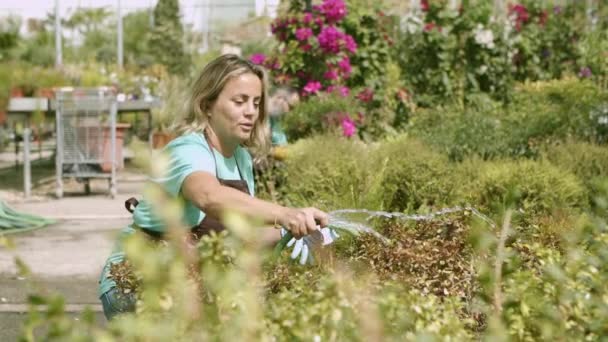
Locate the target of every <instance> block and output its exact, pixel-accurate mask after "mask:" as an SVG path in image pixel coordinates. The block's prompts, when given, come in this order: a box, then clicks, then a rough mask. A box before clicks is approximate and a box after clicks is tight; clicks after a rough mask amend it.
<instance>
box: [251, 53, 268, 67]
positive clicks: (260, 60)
mask: <svg viewBox="0 0 608 342" xmlns="http://www.w3.org/2000/svg"><path fill="white" fill-rule="evenodd" d="M249 60H250V61H251V63H253V64H257V65H262V64H264V61H265V60H266V55H264V54H263V53H254V54H253V55H251V57H249Z"/></svg>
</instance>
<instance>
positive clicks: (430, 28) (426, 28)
mask: <svg viewBox="0 0 608 342" xmlns="http://www.w3.org/2000/svg"><path fill="white" fill-rule="evenodd" d="M435 27H437V31H439V32H441V26H437V24H435V22H430V23H426V24H424V28H423V30H424V32H431V31H433V29H434V28H435Z"/></svg>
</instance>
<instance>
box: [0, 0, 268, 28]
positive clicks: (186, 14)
mask: <svg viewBox="0 0 608 342" xmlns="http://www.w3.org/2000/svg"><path fill="white" fill-rule="evenodd" d="M206 1H207V3H208V2H210V1H213V3H214V4H215V5H214V6H216V7H217V10H216V12H215V13H222V11H223V13H227V12H226V11H230V10H231V9H232V8H238V7H243V6H245V7H251V6H252V4H253V3H256V7H257V8H256V11H260V12H261V10H260V9H261V6H263V5H264V3H265V2H266V3H267V4H268V6H269V7H272V6H273V5H276V4H277V3H278V1H279V0H180V9H181V12H182V20H183V23H184V24H192V25H194V28H195V29H200V28H201V26H202V24H201V23H202V21H203V20H202V18H204V11H205V9H206V6H205V3H206ZM120 2H121V8H122V13H123V14H125V13H128V12H129V11H134V10H138V9H144V8H150V7H152V6H154V5H155V4H156V0H120ZM59 5H60V6H59V7H60V12H61V13H62V16H63V17H67V16H69V13H70V12H71V11H73V10H74V9H76V8H78V7H103V6H109V7H112V8H114V9H116V7H117V5H118V0H59ZM54 6H55V0H0V16H5V15H9V14H16V15H19V16H21V18H23V19H26V18H45V17H46V13H47V12H49V11H53V10H54ZM24 22H25V20H24Z"/></svg>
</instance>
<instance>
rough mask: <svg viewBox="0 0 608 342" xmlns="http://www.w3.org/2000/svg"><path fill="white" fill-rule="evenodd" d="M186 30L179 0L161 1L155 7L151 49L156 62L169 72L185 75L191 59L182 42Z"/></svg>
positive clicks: (150, 42)
mask: <svg viewBox="0 0 608 342" xmlns="http://www.w3.org/2000/svg"><path fill="white" fill-rule="evenodd" d="M183 33H184V29H183V27H182V24H181V20H180V17H179V3H178V1H177V0H160V1H158V3H157V4H156V6H155V7H154V28H153V29H152V32H151V33H150V41H149V48H150V51H151V53H152V55H153V56H154V58H155V62H156V63H159V64H163V65H166V66H167V69H168V71H169V72H171V73H174V74H179V75H184V74H185V73H186V72H187V71H188V68H189V59H190V57H189V56H188V55H187V53H186V51H185V47H184V44H183V41H182V36H183Z"/></svg>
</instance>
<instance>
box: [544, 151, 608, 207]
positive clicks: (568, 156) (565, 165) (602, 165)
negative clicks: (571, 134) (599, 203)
mask: <svg viewBox="0 0 608 342" xmlns="http://www.w3.org/2000/svg"><path fill="white" fill-rule="evenodd" d="M542 155H543V158H544V159H546V160H548V161H549V162H551V163H552V164H553V165H555V166H557V167H559V168H561V169H564V170H568V171H570V172H572V173H573V174H575V175H576V176H577V177H578V179H579V180H580V181H581V182H582V183H583V184H584V185H585V188H586V189H587V191H589V195H590V196H591V197H590V198H589V203H591V201H592V200H593V198H594V197H595V195H596V192H597V187H596V186H597V183H598V182H599V181H601V180H602V179H605V178H606V177H607V176H608V150H606V147H605V146H600V145H595V144H590V143H585V142H576V141H569V142H566V143H563V144H558V145H550V146H546V147H545V148H544V149H543V153H542Z"/></svg>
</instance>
